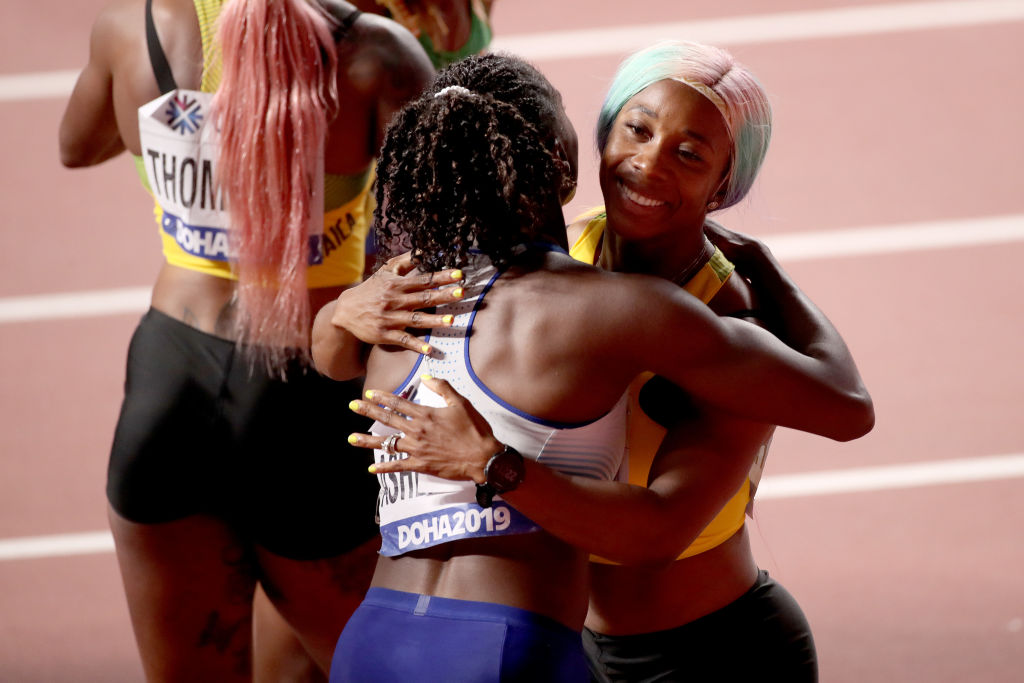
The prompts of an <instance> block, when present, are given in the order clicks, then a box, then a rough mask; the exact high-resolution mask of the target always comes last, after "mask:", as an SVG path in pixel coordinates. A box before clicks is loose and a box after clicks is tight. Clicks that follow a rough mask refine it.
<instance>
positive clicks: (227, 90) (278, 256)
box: [213, 0, 338, 371]
mask: <svg viewBox="0 0 1024 683" xmlns="http://www.w3.org/2000/svg"><path fill="white" fill-rule="evenodd" d="M333 26H334V20H333V18H331V17H330V16H329V15H328V14H327V13H326V12H325V10H324V9H323V8H322V7H321V6H320V5H319V4H318V3H316V2H315V0H314V1H312V2H310V1H308V0H230V1H229V2H228V3H226V4H225V6H224V8H223V9H222V11H221V15H220V24H219V27H218V42H219V45H220V49H221V54H222V57H223V66H222V78H221V83H220V86H219V88H218V90H217V94H216V96H215V99H214V103H213V107H214V112H215V115H216V116H217V121H218V124H219V125H220V129H221V141H220V145H221V146H220V153H219V159H218V164H217V166H218V171H217V173H218V183H219V184H220V186H221V187H222V188H223V190H224V192H225V195H226V197H227V201H228V210H229V211H230V214H231V223H232V229H231V233H230V235H231V237H230V240H231V247H232V250H233V252H234V256H235V258H236V259H237V261H236V265H235V268H236V273H237V276H238V295H237V297H238V298H237V305H238V311H239V315H238V316H237V327H238V329H237V335H238V341H239V343H240V344H242V345H244V346H245V347H247V349H249V350H250V351H251V352H253V353H254V355H255V357H256V359H257V360H260V361H262V362H264V363H265V365H266V366H267V368H268V369H270V370H272V371H275V370H276V371H281V370H283V368H284V365H285V364H286V362H287V361H288V360H289V359H290V358H293V357H299V358H302V359H304V360H308V357H309V335H310V321H311V318H312V316H311V311H310V310H309V308H310V306H309V296H308V292H307V284H306V269H307V267H308V262H309V251H310V246H309V244H310V239H309V238H310V229H309V227H310V221H318V220H321V215H322V211H323V207H322V206H312V204H313V202H312V198H313V197H314V196H315V195H314V190H315V189H316V188H314V187H313V182H314V179H315V178H317V173H316V171H317V165H318V164H319V163H320V154H321V150H322V142H323V140H324V137H325V136H326V133H327V122H328V120H329V118H333V116H334V115H335V113H336V112H337V109H338V87H337V68H338V57H337V51H336V49H335V42H334V37H333V35H332V28H333Z"/></svg>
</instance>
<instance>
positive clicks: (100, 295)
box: [0, 214, 1024, 324]
mask: <svg viewBox="0 0 1024 683" xmlns="http://www.w3.org/2000/svg"><path fill="white" fill-rule="evenodd" d="M766 241H767V242H768V246H770V247H771V249H772V252H773V253H774V254H775V255H776V257H777V258H778V259H779V260H780V261H782V262H783V263H790V262H794V261H807V260H813V259H824V258H840V257H844V256H862V255H866V254H887V253H896V252H906V251H923V250H929V249H947V248H951V247H970V246H981V245H988V244H998V243H1004V242H1019V241H1024V214H1015V215H1009V216H990V217H987V218H970V219H964V220H948V221H929V222H925V223H910V224H903V225H879V226H869V227H863V228H850V229H844V230H820V231H816V232H804V233H789V234H780V235H774V236H771V237H769V238H767V239H766ZM149 294H150V288H149V287H125V288H121V289H107V290H95V291H84V292H65V293H58V294H35V295H29V296H17V297H2V298H0V324H3V323H21V322H30V321H34V320H56V319H67V318H87V317H94V316H102V315H119V314H128V313H133V314H134V313H141V312H142V311H145V310H146V308H147V307H148V306H149Z"/></svg>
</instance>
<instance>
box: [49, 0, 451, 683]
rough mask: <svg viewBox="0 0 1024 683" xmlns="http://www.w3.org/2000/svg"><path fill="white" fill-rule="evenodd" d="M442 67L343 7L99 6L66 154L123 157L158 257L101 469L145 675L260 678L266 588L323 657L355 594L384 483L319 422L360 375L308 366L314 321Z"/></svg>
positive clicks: (228, 1) (353, 260)
mask: <svg viewBox="0 0 1024 683" xmlns="http://www.w3.org/2000/svg"><path fill="white" fill-rule="evenodd" d="M431 73H432V69H431V67H430V64H429V62H428V60H427V58H426V55H425V54H424V53H423V50H422V48H421V47H420V46H419V45H418V44H417V43H416V42H415V40H414V39H413V38H412V36H411V35H409V33H408V32H406V31H405V30H404V29H401V28H400V27H398V26H396V25H395V24H393V23H392V22H388V21H386V20H383V19H380V18H378V17H372V16H365V15H361V14H360V13H359V12H358V11H357V10H356V8H355V7H354V6H352V5H350V4H349V3H347V2H343V1H341V0H322V1H321V0H309V1H307V0H145V1H144V0H137V1H135V2H118V3H116V4H113V5H111V6H110V7H108V8H107V9H105V10H104V11H103V12H102V13H101V14H100V16H99V17H98V18H97V20H96V23H95V25H94V27H93V32H92V39H91V50H90V57H89V63H88V64H87V66H86V67H85V69H84V70H83V72H82V74H81V75H80V77H79V80H78V82H77V84H76V86H75V89H74V91H73V93H72V95H71V98H70V100H69V102H68V105H67V109H66V111H65V114H64V118H63V121H62V122H61V128H60V143H61V158H62V161H63V163H64V164H65V165H67V166H71V167H79V166H90V165H95V164H98V163H100V162H102V161H105V160H106V159H109V158H112V157H114V156H117V155H118V154H120V153H121V152H122V151H124V150H126V149H127V150H128V151H129V152H130V153H131V154H133V155H134V156H135V157H136V159H137V168H138V170H139V172H140V174H141V175H142V176H143V182H144V184H145V186H146V187H147V189H148V190H149V191H150V192H151V194H152V195H153V197H154V200H155V203H156V215H157V226H158V230H159V232H160V237H161V241H162V244H163V251H164V255H165V261H166V262H165V263H164V265H163V267H162V268H161V270H160V273H159V275H158V277H157V281H156V284H155V286H154V288H153V295H152V303H151V309H150V310H149V312H148V313H147V314H146V315H145V316H144V317H143V319H142V321H141V322H140V324H139V327H138V329H137V330H136V333H135V335H134V337H133V339H132V343H131V347H130V349H129V358H128V370H127V380H126V384H125V398H124V402H123V405H122V410H121V416H120V419H119V422H118V427H117V431H116V434H115V437H114V445H113V448H112V453H111V459H110V466H109V476H108V484H107V495H108V499H109V501H110V522H111V528H112V530H113V532H114V538H115V542H116V546H117V554H118V559H119V562H120V566H121V572H122V577H123V579H124V584H125V590H126V594H127V597H128V604H129V609H130V612H131V616H132V623H133V627H134V630H135V635H136V639H137V642H138V646H139V651H140V654H141V656H142V660H143V667H144V669H145V671H146V675H147V677H148V678H149V679H152V680H188V681H194V680H218V681H231V680H249V679H250V678H251V676H252V668H253V667H252V663H251V649H252V640H253V635H252V619H253V594H254V590H255V587H256V585H257V582H258V583H259V584H260V585H261V586H262V587H263V588H264V589H265V591H266V593H267V595H269V597H270V598H271V600H272V601H273V602H274V604H275V606H276V607H277V608H278V610H280V612H281V614H282V615H283V616H284V617H285V618H286V619H287V620H288V622H289V623H290V624H291V626H292V627H293V628H294V629H295V630H296V632H297V633H298V635H299V637H300V639H301V641H302V644H303V645H304V646H305V647H306V648H307V649H308V650H309V652H310V653H311V654H312V656H313V657H314V658H315V659H316V660H317V662H318V664H319V666H320V667H321V668H323V669H326V666H327V662H328V661H329V659H330V654H331V650H332V648H333V644H334V641H335V640H336V637H337V634H338V633H339V632H340V630H341V628H342V626H343V624H344V621H345V618H346V616H347V615H348V613H349V612H351V610H352V609H353V608H354V606H355V603H356V602H357V601H358V599H359V598H360V597H361V595H362V592H363V590H364V587H365V581H366V577H368V572H367V571H366V564H367V561H368V557H369V556H370V555H371V554H372V548H369V547H368V546H367V541H369V540H370V539H372V538H373V537H374V536H375V535H376V530H375V529H374V528H373V525H372V524H369V523H361V520H362V518H361V517H354V516H353V512H354V511H355V510H356V509H362V507H363V506H364V505H366V504H370V501H372V500H373V496H374V491H373V488H372V486H373V482H372V479H370V478H369V477H365V473H362V474H361V473H360V470H361V469H362V468H360V467H359V463H358V459H357V458H355V459H354V458H352V457H349V458H344V457H338V455H339V454H338V453H337V449H336V447H334V446H333V445H332V444H333V441H325V438H324V436H325V433H327V431H328V430H327V429H326V427H327V426H328V425H332V424H335V425H336V422H337V420H338V415H337V413H336V411H335V410H334V409H333V407H334V406H335V405H337V403H338V402H339V401H343V400H347V397H348V396H350V395H352V393H353V392H356V391H358V388H359V386H360V384H359V382H353V383H352V384H350V385H348V386H346V385H339V384H336V383H334V382H331V381H329V380H327V379H325V378H323V377H321V376H319V375H318V374H317V373H316V372H315V371H313V370H312V369H310V368H308V367H307V365H308V363H307V362H306V359H308V345H309V327H310V323H311V320H312V312H313V311H316V310H317V309H318V308H319V306H320V305H321V304H322V303H323V302H324V301H328V300H331V299H332V298H334V297H336V296H337V294H338V292H340V291H342V290H343V289H344V288H345V287H348V286H351V285H352V284H355V283H356V282H358V281H359V280H360V278H361V276H362V272H363V258H364V257H363V248H364V240H365V235H366V231H367V222H368V218H369V215H370V213H371V212H372V197H371V196H370V187H371V184H372V181H373V163H374V157H375V150H376V149H377V147H378V145H379V141H380V139H381V138H382V135H383V127H384V122H385V121H386V120H387V118H388V117H389V116H390V114H391V113H392V112H393V111H395V110H396V109H397V108H398V107H400V106H401V104H402V103H404V102H405V101H406V100H408V99H409V98H410V97H412V96H414V95H416V94H417V93H418V92H419V91H420V89H421V88H422V87H423V85H424V84H425V83H426V82H427V80H428V79H429V77H430V75H431ZM339 481H341V482H345V484H344V485H345V486H346V489H345V491H346V496H345V497H344V498H343V500H342V501H341V503H339V501H338V500H336V499H335V498H333V496H334V495H335V494H336V493H337V486H338V484H337V482H339ZM350 506H351V507H350ZM257 654H258V653H257ZM259 673H266V672H265V671H263V670H260V671H259Z"/></svg>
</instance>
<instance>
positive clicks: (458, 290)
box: [452, 287, 465, 299]
mask: <svg viewBox="0 0 1024 683" xmlns="http://www.w3.org/2000/svg"><path fill="white" fill-rule="evenodd" d="M463 294H465V292H464V291H463V290H462V287H456V288H455V289H453V290H452V296H454V297H455V298H456V299H461V298H462V295H463Z"/></svg>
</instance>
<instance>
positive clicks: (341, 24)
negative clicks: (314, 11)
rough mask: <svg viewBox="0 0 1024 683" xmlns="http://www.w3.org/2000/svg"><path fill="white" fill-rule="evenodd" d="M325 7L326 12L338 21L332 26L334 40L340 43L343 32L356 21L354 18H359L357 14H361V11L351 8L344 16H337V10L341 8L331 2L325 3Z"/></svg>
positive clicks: (343, 35)
mask: <svg viewBox="0 0 1024 683" xmlns="http://www.w3.org/2000/svg"><path fill="white" fill-rule="evenodd" d="M325 8H326V9H327V12H328V13H329V14H330V15H331V16H333V17H334V19H335V20H336V21H337V22H338V25H337V26H336V27H335V28H334V31H333V35H334V42H335V43H340V42H341V40H342V38H344V37H345V34H346V33H348V30H349V29H350V28H352V24H354V23H356V19H358V18H359V15H360V14H362V12H361V11H359V10H352V11H351V12H349V13H348V14H347V15H345V16H344V17H339V16H338V14H337V12H338V10H340V9H341V8H339V7H336V6H335V5H333V4H331V3H327V4H326V5H325Z"/></svg>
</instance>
